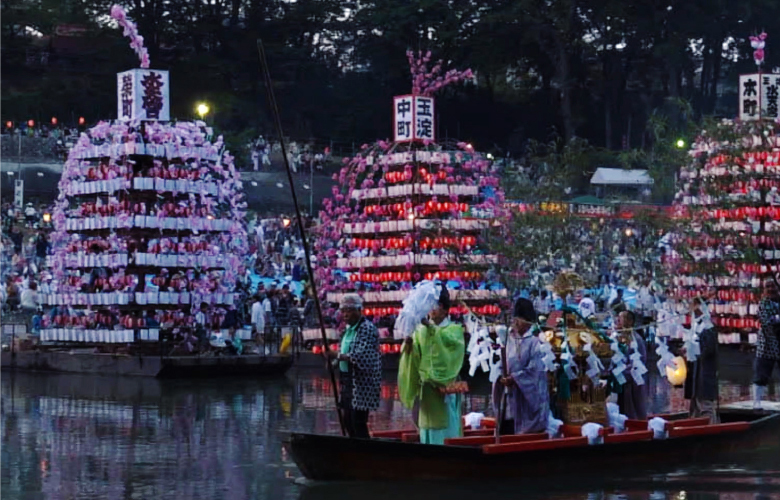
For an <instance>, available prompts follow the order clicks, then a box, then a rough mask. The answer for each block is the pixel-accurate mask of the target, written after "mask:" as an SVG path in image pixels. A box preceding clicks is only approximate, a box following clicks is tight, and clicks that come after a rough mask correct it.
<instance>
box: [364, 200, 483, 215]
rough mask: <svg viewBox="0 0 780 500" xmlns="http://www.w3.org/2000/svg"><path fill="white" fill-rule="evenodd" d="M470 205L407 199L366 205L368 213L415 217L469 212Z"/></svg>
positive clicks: (366, 212)
mask: <svg viewBox="0 0 780 500" xmlns="http://www.w3.org/2000/svg"><path fill="white" fill-rule="evenodd" d="M468 210H469V205H468V204H467V203H450V202H446V201H445V202H443V203H442V202H440V201H437V202H434V201H429V202H427V203H425V204H423V205H417V206H414V205H412V203H411V202H409V201H407V202H404V203H395V204H393V205H367V206H366V207H365V214H366V215H380V216H382V215H387V216H392V215H396V216H403V217H407V218H408V216H409V215H410V214H413V215H414V216H415V217H420V216H424V215H435V214H444V213H449V212H454V213H457V212H464V213H465V212H468Z"/></svg>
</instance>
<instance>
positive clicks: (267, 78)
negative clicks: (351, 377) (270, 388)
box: [257, 39, 346, 436]
mask: <svg viewBox="0 0 780 500" xmlns="http://www.w3.org/2000/svg"><path fill="white" fill-rule="evenodd" d="M257 50H258V53H259V55H260V63H261V65H262V70H263V77H264V79H265V89H266V92H267V93H268V103H269V105H270V106H271V112H272V113H273V115H274V122H275V123H276V131H277V133H278V134H279V144H280V145H281V146H282V158H283V159H284V166H285V170H286V171H287V179H288V180H289V181H290V192H291V193H292V199H293V204H294V205H295V216H296V218H297V220H298V231H299V232H300V234H301V242H302V243H303V251H304V253H305V255H306V270H307V271H308V273H309V281H310V284H311V292H312V295H314V305H315V306H316V309H317V317H318V319H319V321H320V333H321V334H322V343H323V351H324V353H325V354H326V356H327V353H328V350H329V349H328V335H327V333H325V322H324V321H323V319H322V304H320V296H319V294H318V293H317V282H316V280H315V279H314V270H313V269H312V267H311V251H310V250H309V243H308V241H307V239H306V231H305V229H304V228H303V217H301V210H300V208H299V207H298V195H297V194H296V193H295V184H294V183H293V175H292V169H291V168H290V161H289V160H288V158H287V147H286V146H285V144H284V132H283V130H282V119H281V116H280V115H279V106H278V105H277V104H276V96H275V95H274V88H273V85H272V82H271V73H270V72H269V71H268V60H267V59H266V57H265V47H264V46H263V41H262V40H260V39H258V40H257ZM309 187H310V188H311V189H314V186H309ZM310 215H311V216H312V217H313V216H314V214H310ZM328 371H329V372H330V382H331V385H332V386H333V399H334V400H335V402H336V413H337V414H338V417H339V426H340V427H341V435H342V436H344V435H346V429H345V428H344V417H343V416H342V414H341V408H339V388H338V385H337V384H336V372H335V371H334V369H333V364H332V363H330V362H328Z"/></svg>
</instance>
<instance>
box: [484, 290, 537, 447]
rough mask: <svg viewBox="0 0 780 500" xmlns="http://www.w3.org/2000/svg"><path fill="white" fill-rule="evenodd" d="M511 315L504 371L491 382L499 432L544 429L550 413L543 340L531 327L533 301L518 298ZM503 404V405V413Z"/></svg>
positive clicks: (532, 325) (520, 432)
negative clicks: (499, 423) (498, 419)
mask: <svg viewBox="0 0 780 500" xmlns="http://www.w3.org/2000/svg"><path fill="white" fill-rule="evenodd" d="M513 316H514V317H513V319H512V329H511V332H510V334H509V335H508V336H507V345H506V351H505V353H506V371H507V373H505V374H504V376H502V377H501V378H499V379H498V381H496V383H495V384H494V385H493V406H494V410H495V411H496V415H498V418H501V416H502V413H503V414H504V415H503V416H504V421H503V422H502V423H501V433H502V434H511V433H512V432H514V433H515V434H526V433H533V432H544V431H545V430H547V419H548V416H549V413H550V395H549V392H548V389H547V370H546V369H545V366H544V362H543V361H542V358H543V356H544V353H543V352H542V351H541V345H542V342H541V340H539V338H538V337H537V336H536V333H537V332H538V329H537V328H535V327H534V324H535V323H536V321H537V317H536V312H535V311H534V306H533V303H531V301H530V300H528V299H518V301H517V302H516V303H515V310H514V315H513ZM504 396H506V397H504ZM503 405H506V409H505V412H504V411H503V410H504V408H503Z"/></svg>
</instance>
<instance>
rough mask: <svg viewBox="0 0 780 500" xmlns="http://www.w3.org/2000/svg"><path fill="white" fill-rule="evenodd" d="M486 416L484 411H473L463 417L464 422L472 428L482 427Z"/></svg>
mask: <svg viewBox="0 0 780 500" xmlns="http://www.w3.org/2000/svg"><path fill="white" fill-rule="evenodd" d="M484 418H485V414H484V413H476V412H471V413H469V414H467V415H465V416H464V417H463V421H464V424H465V425H466V426H467V427H471V428H472V429H481V428H482V420H483V419H484Z"/></svg>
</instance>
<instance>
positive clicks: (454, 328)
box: [398, 285, 466, 444]
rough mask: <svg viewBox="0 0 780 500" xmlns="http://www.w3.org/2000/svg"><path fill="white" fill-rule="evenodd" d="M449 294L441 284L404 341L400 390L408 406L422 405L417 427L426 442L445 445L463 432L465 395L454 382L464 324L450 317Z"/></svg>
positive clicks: (461, 352)
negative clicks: (432, 303)
mask: <svg viewBox="0 0 780 500" xmlns="http://www.w3.org/2000/svg"><path fill="white" fill-rule="evenodd" d="M449 311H450V296H449V292H448V291H447V287H446V286H444V285H442V287H441V293H440V294H439V300H438V304H437V305H436V307H434V309H433V310H432V311H431V312H430V313H429V314H428V319H423V320H422V324H421V325H419V326H418V327H417V329H415V331H414V333H413V334H412V336H410V337H407V339H406V341H405V342H404V348H403V353H402V354H401V361H400V364H399V367H398V393H399V395H400V398H401V402H402V403H403V404H404V406H406V407H407V408H410V409H411V408H413V407H414V406H415V403H418V404H419V415H418V418H417V426H418V427H419V429H420V442H421V443H423V444H444V440H445V439H448V438H455V437H460V436H462V435H463V427H462V425H461V403H462V399H463V397H462V394H461V393H460V392H458V391H457V390H454V383H455V382H456V381H457V379H458V374H459V373H460V369H461V367H462V366H463V359H464V356H465V352H466V342H465V339H464V337H463V326H461V325H459V324H456V323H453V322H452V321H450V318H449Z"/></svg>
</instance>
